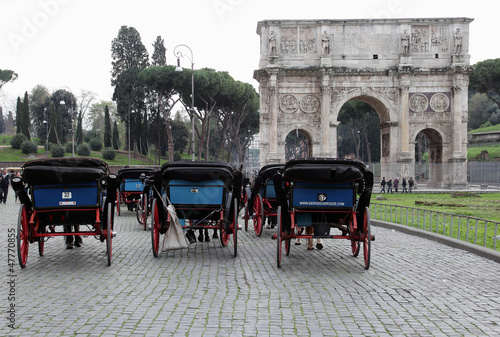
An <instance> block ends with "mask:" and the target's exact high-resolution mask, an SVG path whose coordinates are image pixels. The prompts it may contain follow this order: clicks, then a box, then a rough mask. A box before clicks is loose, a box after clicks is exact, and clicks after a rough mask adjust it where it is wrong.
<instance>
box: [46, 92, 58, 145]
mask: <svg viewBox="0 0 500 337" xmlns="http://www.w3.org/2000/svg"><path fill="white" fill-rule="evenodd" d="M48 114H49V143H52V144H59V137H60V136H59V135H58V134H57V111H56V107H55V104H54V102H51V103H50V105H49V109H48Z"/></svg>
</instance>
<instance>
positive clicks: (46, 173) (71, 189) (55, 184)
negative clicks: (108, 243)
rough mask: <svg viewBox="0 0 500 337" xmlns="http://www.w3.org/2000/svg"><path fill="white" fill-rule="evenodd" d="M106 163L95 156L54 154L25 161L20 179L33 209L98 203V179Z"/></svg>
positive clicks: (102, 176) (104, 174)
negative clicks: (26, 186) (30, 196)
mask: <svg viewBox="0 0 500 337" xmlns="http://www.w3.org/2000/svg"><path fill="white" fill-rule="evenodd" d="M108 173H109V170H108V165H107V164H106V163H105V162H104V161H102V160H99V159H95V158H57V159H43V160H34V161H30V162H27V163H26V164H25V165H24V166H23V175H22V179H23V180H24V181H25V182H26V183H27V184H28V185H29V187H30V189H31V195H32V203H33V207H34V208H35V209H48V208H54V209H57V208H82V207H83V208H88V207H94V208H95V207H99V205H100V202H101V200H100V197H101V192H102V191H101V181H100V180H101V179H102V178H104V177H106V176H107V175H108Z"/></svg>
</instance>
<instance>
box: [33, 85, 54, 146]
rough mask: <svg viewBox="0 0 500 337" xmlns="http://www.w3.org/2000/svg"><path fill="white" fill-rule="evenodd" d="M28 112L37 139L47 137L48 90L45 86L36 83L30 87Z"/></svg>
mask: <svg viewBox="0 0 500 337" xmlns="http://www.w3.org/2000/svg"><path fill="white" fill-rule="evenodd" d="M29 98H30V114H31V121H32V125H33V127H34V130H35V133H36V135H37V137H38V138H39V139H43V140H44V139H46V137H47V125H46V124H44V121H45V122H46V123H47V122H48V119H49V116H48V114H47V112H46V109H47V108H48V106H49V104H50V92H49V89H47V88H46V87H45V86H43V85H41V84H38V85H36V86H35V87H34V88H33V89H31V92H30V95H29Z"/></svg>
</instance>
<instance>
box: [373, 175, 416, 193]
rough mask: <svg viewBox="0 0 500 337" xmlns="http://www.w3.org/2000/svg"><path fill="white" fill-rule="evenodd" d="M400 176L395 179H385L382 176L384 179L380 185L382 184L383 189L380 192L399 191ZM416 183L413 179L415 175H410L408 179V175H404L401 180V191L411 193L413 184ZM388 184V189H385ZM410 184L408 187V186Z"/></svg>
mask: <svg viewBox="0 0 500 337" xmlns="http://www.w3.org/2000/svg"><path fill="white" fill-rule="evenodd" d="M399 183H400V181H399V177H396V179H394V181H393V180H392V179H389V180H388V181H386V180H385V177H382V181H381V182H380V186H382V189H381V190H380V193H393V192H396V193H398V189H399ZM414 185H415V182H414V181H413V177H410V179H408V180H406V177H403V179H402V181H401V186H402V189H401V193H411V192H412V190H413V186H414ZM386 186H387V191H386V190H385V187H386ZM406 186H408V189H407V188H406Z"/></svg>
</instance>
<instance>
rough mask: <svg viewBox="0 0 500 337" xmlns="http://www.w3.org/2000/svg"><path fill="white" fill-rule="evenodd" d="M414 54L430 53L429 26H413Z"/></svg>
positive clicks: (412, 43)
mask: <svg viewBox="0 0 500 337" xmlns="http://www.w3.org/2000/svg"><path fill="white" fill-rule="evenodd" d="M410 50H411V52H412V53H426V52H428V51H429V26H413V27H412V30H411V48H410Z"/></svg>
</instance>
